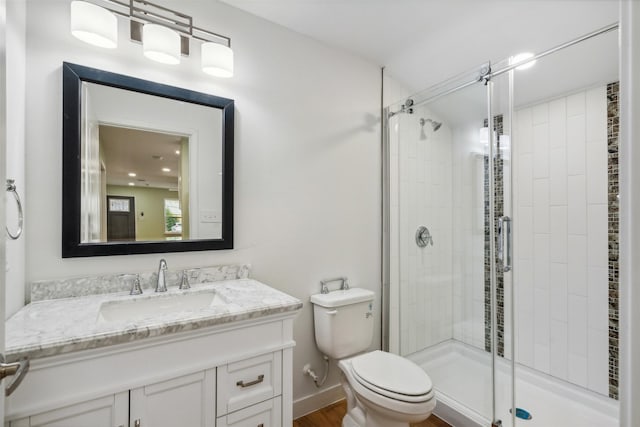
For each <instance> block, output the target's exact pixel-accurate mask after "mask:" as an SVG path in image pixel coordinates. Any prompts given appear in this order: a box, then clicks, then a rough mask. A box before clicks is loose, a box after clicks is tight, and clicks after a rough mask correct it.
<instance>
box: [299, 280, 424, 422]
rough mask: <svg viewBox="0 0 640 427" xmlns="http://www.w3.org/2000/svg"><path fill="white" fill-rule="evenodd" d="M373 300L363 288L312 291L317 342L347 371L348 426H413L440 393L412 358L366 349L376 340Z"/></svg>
mask: <svg viewBox="0 0 640 427" xmlns="http://www.w3.org/2000/svg"><path fill="white" fill-rule="evenodd" d="M373 298H374V293H373V292H371V291H369V290H366V289H360V288H351V289H347V290H339V291H333V292H329V293H326V294H316V295H312V296H311V302H312V303H313V318H314V325H315V334H316V343H317V345H318V348H319V349H320V351H321V352H322V353H323V354H325V355H327V356H329V357H331V358H333V359H336V360H337V361H338V366H339V367H340V369H341V370H342V374H343V375H342V379H343V381H342V386H343V387H344V391H345V393H346V395H347V415H345V417H344V419H343V420H342V426H343V427H408V426H409V423H415V422H419V421H422V420H424V419H426V418H427V417H429V415H431V412H433V409H434V408H435V406H436V398H435V392H434V391H433V385H432V383H431V379H430V378H429V376H428V375H427V374H426V373H425V372H424V371H423V370H422V368H420V367H419V366H418V365H416V364H415V363H413V362H411V361H410V360H408V359H405V358H403V357H400V356H397V355H395V354H391V353H386V352H384V351H379V350H376V351H372V352H369V353H362V352H364V351H365V350H366V349H367V348H369V345H371V340H372V338H373V324H374V323H373V322H374V319H373V311H372V310H373Z"/></svg>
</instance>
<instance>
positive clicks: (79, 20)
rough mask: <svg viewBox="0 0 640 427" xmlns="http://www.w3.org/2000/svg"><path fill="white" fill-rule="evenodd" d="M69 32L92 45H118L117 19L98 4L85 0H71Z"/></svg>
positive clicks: (107, 46) (106, 46) (112, 46)
mask: <svg viewBox="0 0 640 427" xmlns="http://www.w3.org/2000/svg"><path fill="white" fill-rule="evenodd" d="M71 34H73V35H74V36H75V37H77V38H78V39H80V40H82V41H83V42H86V43H89V44H92V45H94V46H99V47H105V48H109V49H114V48H115V47H116V46H118V19H117V18H116V16H115V15H114V14H113V13H111V12H110V11H108V10H107V9H104V8H102V7H100V6H97V5H95V4H92V3H87V2H86V1H72V2H71Z"/></svg>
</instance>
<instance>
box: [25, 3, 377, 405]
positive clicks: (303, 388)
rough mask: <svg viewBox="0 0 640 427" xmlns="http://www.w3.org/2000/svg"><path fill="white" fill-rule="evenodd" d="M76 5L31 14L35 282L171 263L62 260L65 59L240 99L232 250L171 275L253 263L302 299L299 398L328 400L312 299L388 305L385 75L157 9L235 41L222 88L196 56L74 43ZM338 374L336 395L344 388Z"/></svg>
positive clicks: (266, 26)
mask: <svg viewBox="0 0 640 427" xmlns="http://www.w3.org/2000/svg"><path fill="white" fill-rule="evenodd" d="M68 3H69V2H68V1H67V0H56V1H52V0H46V1H44V0H42V1H35V0H34V1H31V2H29V3H28V8H27V34H28V37H27V81H28V82H29V85H28V88H27V123H29V126H28V127H27V146H26V149H27V184H28V188H27V190H28V191H27V203H28V205H29V218H30V219H31V222H30V227H29V229H28V232H27V236H26V237H27V241H26V243H27V253H28V257H27V260H26V262H27V277H26V281H27V282H31V281H33V280H38V279H45V278H56V277H66V276H72V275H73V276H75V275H86V274H101V273H107V272H114V271H128V270H135V271H138V270H139V269H140V268H141V266H147V267H148V269H149V271H152V270H153V269H155V268H157V263H158V260H159V258H160V256H158V255H137V256H119V257H98V258H84V259H80V258H77V259H64V260H63V259H61V257H60V253H61V249H60V246H61V244H60V235H61V225H60V224H61V217H60V215H61V191H62V189H61V163H62V158H61V156H62V145H61V144H62V143H61V134H62V117H61V116H62V74H61V64H62V62H63V61H68V62H73V63H78V64H82V65H86V66H90V67H95V68H101V69H105V70H109V71H113V72H117V73H122V74H127V75H132V76H135V77H140V78H144V79H149V80H154V81H158V82H161V83H165V84H170V85H175V86H180V87H185V88H188V89H192V90H197V91H202V92H206V93H212V94H216V95H219V96H223V97H227V98H232V99H235V101H236V125H235V129H236V137H235V154H236V160H235V185H236V187H235V249H234V250H231V251H217V252H191V253H176V254H165V255H163V257H165V258H166V259H167V261H168V264H169V268H170V269H181V268H185V267H189V266H199V265H212V264H224V263H233V262H249V263H251V264H252V265H253V277H255V278H256V279H258V280H261V281H264V282H266V283H268V284H270V285H272V286H274V287H276V288H278V289H280V290H282V291H285V292H287V293H289V294H291V295H293V296H296V297H298V298H300V299H301V300H302V301H304V303H305V306H304V308H303V310H302V312H301V313H300V314H299V316H298V318H297V319H296V322H295V339H296V341H297V347H296V349H295V354H294V396H295V398H300V397H303V396H307V395H312V394H314V393H317V389H316V388H315V386H314V385H313V383H312V381H311V380H310V379H309V378H308V377H303V375H302V367H303V365H304V363H306V362H311V363H312V365H313V366H314V367H316V368H320V367H321V356H320V354H319V353H318V351H317V350H316V347H315V341H314V336H313V322H312V310H311V307H310V305H309V303H308V298H309V295H311V294H312V293H316V292H318V291H319V288H320V283H319V282H320V280H321V279H324V278H328V277H331V276H337V275H346V276H348V277H349V279H350V280H351V284H352V285H353V286H361V287H365V288H368V289H371V290H374V291H375V292H376V293H377V295H379V294H380V238H381V232H380V203H381V196H380V130H379V124H378V123H379V120H378V118H377V115H378V114H379V102H380V70H379V68H378V67H377V66H374V65H372V64H370V63H367V62H364V61H362V60H360V59H358V58H355V57H353V56H351V55H348V54H345V53H343V52H339V51H337V50H334V49H330V48H327V47H325V46H323V45H322V44H320V43H317V42H315V41H313V40H311V39H308V38H305V37H303V36H300V35H297V34H294V33H292V32H290V31H287V30H285V29H283V28H282V27H279V26H276V25H273V24H270V23H267V22H266V21H263V20H260V19H258V18H255V17H253V16H250V15H247V14H245V13H244V12H241V11H239V10H236V9H233V8H231V7H228V6H226V5H223V4H219V3H217V2H213V1H211V2H202V1H195V0H194V1H177V0H176V1H164V0H163V1H159V3H161V4H163V5H165V6H169V7H175V8H178V9H180V11H182V12H185V13H187V14H191V15H193V16H194V17H195V22H194V23H195V24H196V25H197V26H199V27H204V28H210V29H212V30H214V31H216V32H220V33H222V34H226V35H229V36H231V38H232V39H233V47H234V52H235V70H236V75H235V77H233V78H232V79H228V80H225V79H215V78H211V77H208V76H207V75H205V74H203V73H202V72H201V71H199V70H198V62H199V60H198V59H199V58H198V56H199V55H198V53H197V51H196V53H195V54H194V57H192V58H190V59H183V64H181V65H179V66H173V67H172V66H166V65H162V64H158V63H154V62H151V61H148V60H146V59H145V58H144V57H143V55H142V52H141V46H140V45H138V44H133V43H130V42H128V41H127V39H126V34H125V33H126V29H125V28H124V26H123V25H121V32H120V33H121V34H120V42H119V47H118V49H117V50H114V51H109V50H102V49H98V48H94V47H91V46H89V45H86V44H84V43H82V42H80V41H78V40H76V39H75V38H73V37H72V36H71V35H70V33H69V14H68V10H69V4H68ZM115 266H117V267H115ZM114 268H115V270H114ZM17 302H18V301H16V302H14V303H13V304H14V305H15V304H16V303H17ZM377 302H379V299H378V300H377ZM379 315H380V310H379V304H378V305H377V310H376V316H379ZM379 335H380V330H379V328H378V329H377V330H376V331H375V337H376V339H375V342H374V344H373V346H378V345H379V339H378V338H377V337H379ZM336 371H337V370H336V369H334V370H333V373H332V375H331V376H330V378H329V380H328V381H327V386H332V385H335V384H337V382H338V375H337V372H336ZM327 386H326V387H327Z"/></svg>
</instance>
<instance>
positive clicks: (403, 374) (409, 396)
mask: <svg viewBox="0 0 640 427" xmlns="http://www.w3.org/2000/svg"><path fill="white" fill-rule="evenodd" d="M350 362H351V363H350V365H351V372H352V374H353V378H354V379H355V380H356V381H357V382H358V383H359V384H360V385H362V386H363V387H365V388H367V389H369V390H370V391H371V392H373V393H376V394H378V395H381V396H384V397H386V398H389V399H393V400H396V401H400V402H406V403H423V402H427V401H429V400H431V399H433V398H434V393H433V383H432V382H431V378H429V376H428V375H427V374H426V373H425V372H424V371H423V370H422V368H420V367H419V366H418V365H416V364H415V363H413V362H411V361H410V360H408V359H405V358H404V357H400V356H397V355H395V354H392V353H387V352H383V351H379V350H376V351H372V352H370V353H366V354H363V355H360V356H356V357H354V358H352V359H351V360H350Z"/></svg>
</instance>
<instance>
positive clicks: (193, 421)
mask: <svg viewBox="0 0 640 427" xmlns="http://www.w3.org/2000/svg"><path fill="white" fill-rule="evenodd" d="M215 401H216V400H215V369H209V370H206V371H203V372H198V373H196V374H191V375H185V376H182V377H178V378H174V379H171V380H168V381H163V382H159V383H155V384H151V385H147V386H144V387H140V388H137V389H134V390H131V401H130V404H131V407H130V410H131V415H130V417H131V418H130V426H131V427H176V426H185V427H187V426H188V427H215Z"/></svg>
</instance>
